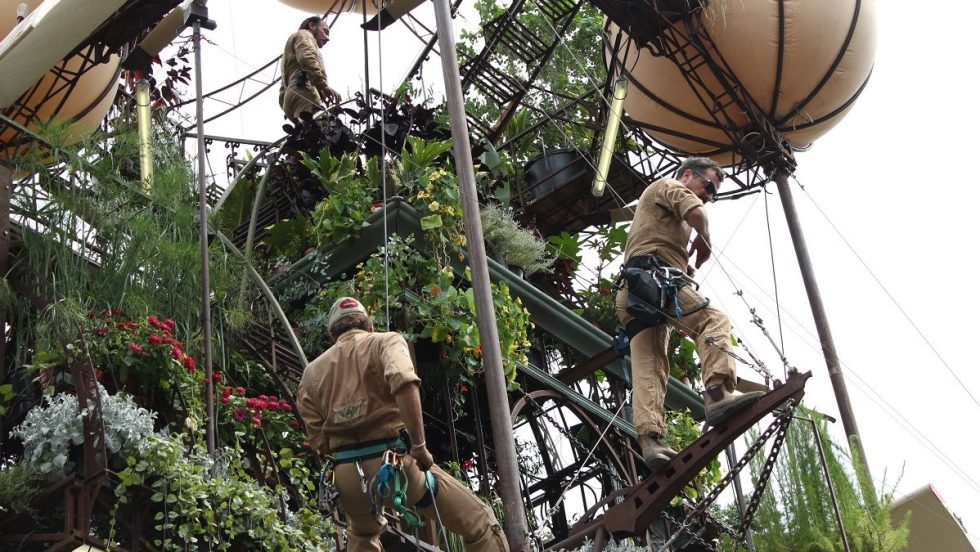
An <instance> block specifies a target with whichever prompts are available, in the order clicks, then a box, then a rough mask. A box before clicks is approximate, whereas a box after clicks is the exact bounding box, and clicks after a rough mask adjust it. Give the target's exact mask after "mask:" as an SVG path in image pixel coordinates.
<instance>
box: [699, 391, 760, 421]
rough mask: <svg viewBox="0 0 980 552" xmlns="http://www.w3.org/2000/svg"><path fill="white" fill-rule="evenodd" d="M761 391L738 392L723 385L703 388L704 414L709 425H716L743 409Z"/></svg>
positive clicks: (757, 397)
mask: <svg viewBox="0 0 980 552" xmlns="http://www.w3.org/2000/svg"><path fill="white" fill-rule="evenodd" d="M763 395H765V393H764V392H763V391H753V392H751V393H740V392H738V391H729V390H728V389H727V388H726V387H725V386H724V385H717V386H715V387H709V388H707V389H705V390H704V416H705V421H706V422H707V423H708V425H709V426H717V425H719V424H722V423H724V422H725V420H727V419H729V418H731V417H732V416H734V415H735V414H737V413H739V412H741V411H742V410H745V409H746V408H748V407H749V406H751V405H752V403H754V402H755V401H757V400H759V397H761V396H763Z"/></svg>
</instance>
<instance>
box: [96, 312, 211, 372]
mask: <svg viewBox="0 0 980 552" xmlns="http://www.w3.org/2000/svg"><path fill="white" fill-rule="evenodd" d="M88 318H89V320H91V322H90V323H89V324H88V325H86V326H85V327H83V328H82V333H83V334H86V335H88V336H91V337H88V338H87V339H86V342H87V345H88V350H89V353H90V354H91V357H92V361H93V363H94V364H95V366H96V370H97V372H96V373H97V375H101V376H102V378H100V379H104V378H105V376H106V374H111V378H110V381H111V382H112V385H113V386H115V387H116V388H120V387H122V386H123V385H126V384H127V382H130V381H134V382H135V384H138V385H140V386H146V385H151V386H153V384H156V386H159V387H161V388H164V389H167V388H169V387H170V386H171V384H172V380H173V379H174V378H175V377H176V376H177V372H178V370H177V369H178V368H180V367H183V369H184V371H186V372H190V373H192V372H194V371H195V370H196V369H197V360H195V359H194V357H193V356H191V355H189V354H188V353H187V352H186V348H185V346H184V343H183V342H181V341H180V340H179V339H177V338H176V337H174V332H175V331H176V330H177V323H176V322H175V321H174V320H173V319H172V318H164V317H161V316H159V315H157V314H151V315H149V316H147V317H146V319H144V320H130V319H129V318H128V317H127V316H126V315H125V314H124V313H123V312H122V310H120V309H112V310H109V309H103V310H102V311H100V312H95V311H92V312H89V313H88ZM106 384H107V385H109V382H108V381H107V382H106Z"/></svg>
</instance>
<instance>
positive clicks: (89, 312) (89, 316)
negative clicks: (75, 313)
mask: <svg viewBox="0 0 980 552" xmlns="http://www.w3.org/2000/svg"><path fill="white" fill-rule="evenodd" d="M88 319H89V320H94V319H95V311H88Z"/></svg>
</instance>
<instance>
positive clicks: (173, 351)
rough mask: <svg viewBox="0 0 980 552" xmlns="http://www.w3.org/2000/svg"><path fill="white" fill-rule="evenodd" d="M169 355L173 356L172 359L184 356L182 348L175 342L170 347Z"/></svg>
mask: <svg viewBox="0 0 980 552" xmlns="http://www.w3.org/2000/svg"><path fill="white" fill-rule="evenodd" d="M170 356H172V357H174V360H180V359H181V358H183V357H184V350H183V349H181V348H180V347H179V346H177V345H176V344H175V345H174V346H173V347H171V348H170Z"/></svg>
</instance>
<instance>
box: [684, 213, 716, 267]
mask: <svg viewBox="0 0 980 552" xmlns="http://www.w3.org/2000/svg"><path fill="white" fill-rule="evenodd" d="M684 221H685V222H687V223H688V224H689V225H691V228H694V231H695V232H697V236H695V238H694V241H693V242H692V243H691V249H690V250H689V251H688V253H687V254H688V255H689V256H690V255H693V256H694V268H701V265H703V264H704V262H705V261H707V260H708V257H710V256H711V237H710V236H709V235H708V213H707V212H706V211H705V210H704V207H695V208H694V209H691V210H690V211H688V213H687V215H686V216H685V217H684Z"/></svg>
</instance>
